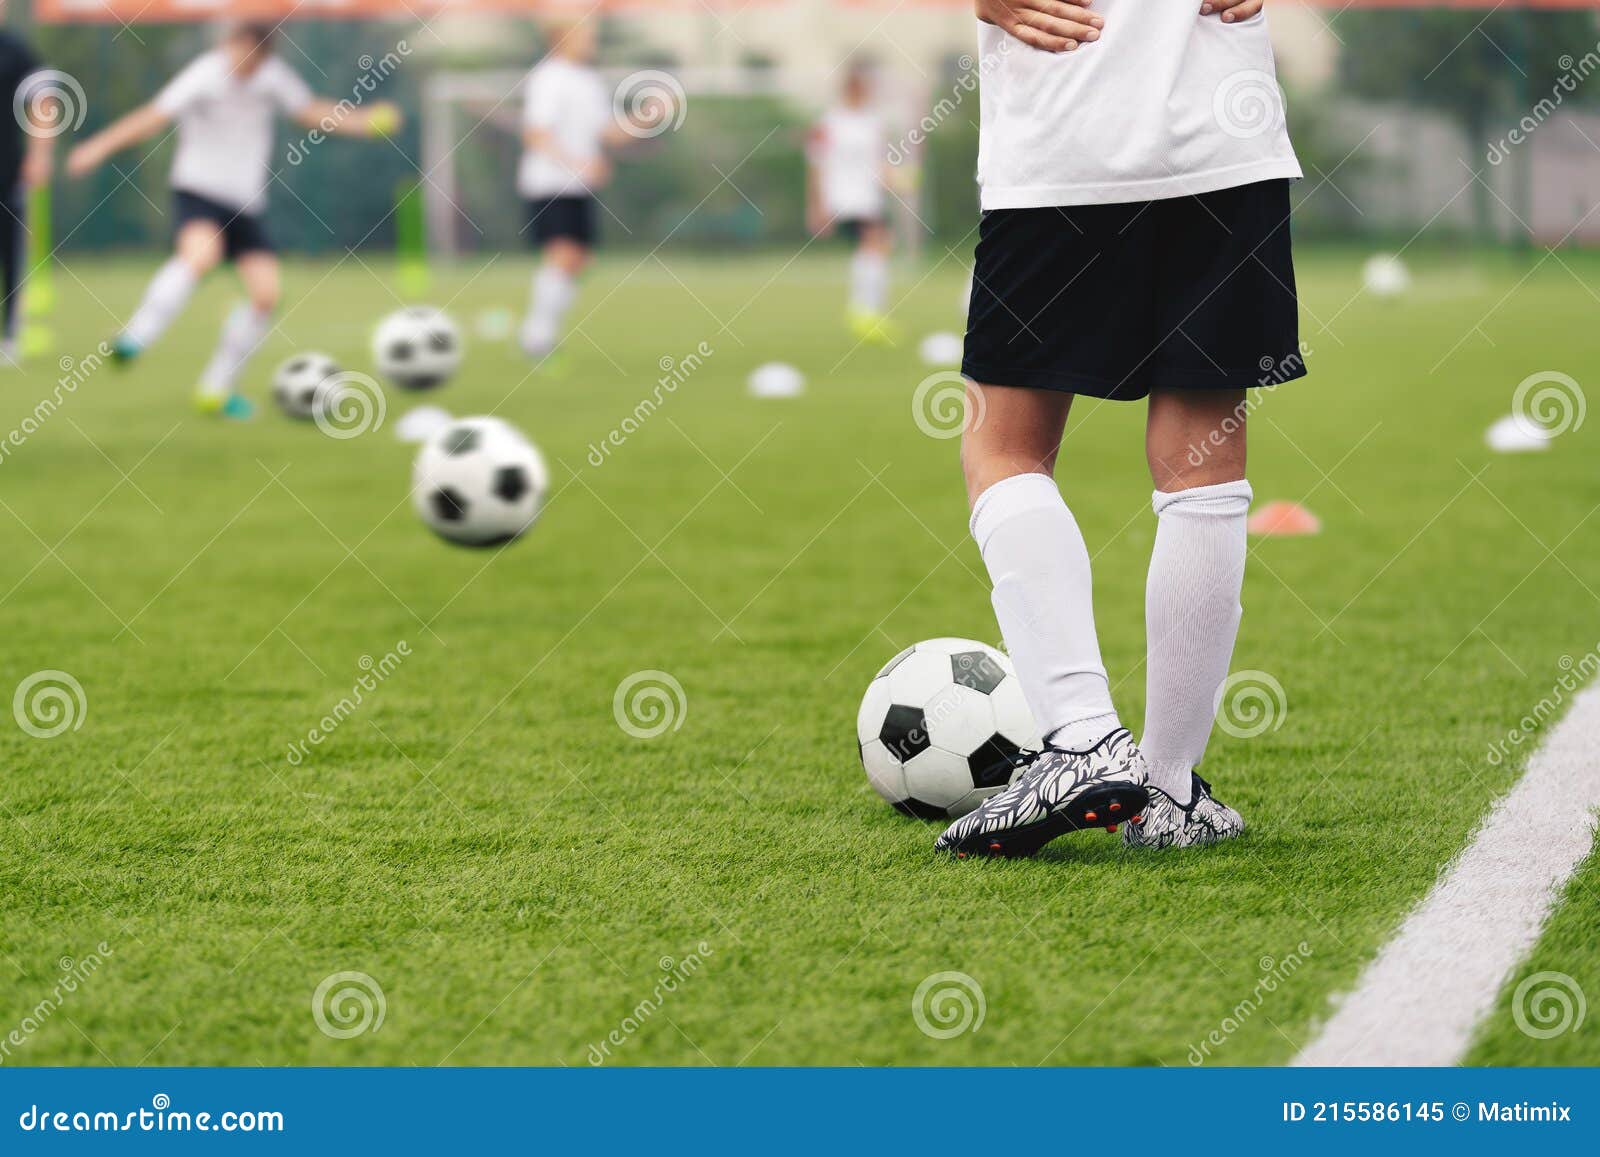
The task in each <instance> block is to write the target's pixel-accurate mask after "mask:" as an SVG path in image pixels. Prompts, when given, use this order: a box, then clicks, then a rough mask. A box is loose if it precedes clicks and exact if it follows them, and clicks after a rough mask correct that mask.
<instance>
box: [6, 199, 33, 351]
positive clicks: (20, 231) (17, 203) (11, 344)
mask: <svg viewBox="0 0 1600 1157" xmlns="http://www.w3.org/2000/svg"><path fill="white" fill-rule="evenodd" d="M26 212H27V205H26V203H25V198H24V197H23V196H22V195H21V194H19V195H17V196H15V197H12V198H9V199H7V200H6V201H5V202H4V204H3V205H0V275H3V276H4V278H5V283H4V286H3V287H0V288H3V289H4V291H5V299H4V301H3V302H0V315H3V316H0V325H3V327H4V328H3V330H0V364H6V365H13V366H14V365H18V364H19V359H20V358H21V356H22V353H21V345H20V342H19V341H18V338H19V335H20V329H21V326H20V324H19V323H20V320H21V318H22V262H23V256H24V254H26V253H27V251H28V230H27V218H26V216H25V214H26Z"/></svg>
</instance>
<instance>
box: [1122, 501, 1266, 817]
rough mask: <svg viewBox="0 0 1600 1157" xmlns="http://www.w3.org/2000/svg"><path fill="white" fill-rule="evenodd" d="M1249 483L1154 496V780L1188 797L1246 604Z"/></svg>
mask: <svg viewBox="0 0 1600 1157" xmlns="http://www.w3.org/2000/svg"><path fill="white" fill-rule="evenodd" d="M1250 498H1251V492H1250V484H1249V483H1248V482H1246V481H1244V480H1243V479H1240V480H1239V481H1238V482H1221V483H1217V484H1216V485H1213V486H1196V487H1193V488H1192V489H1189V490H1179V491H1177V492H1175V493H1172V494H1162V493H1160V492H1159V491H1158V492H1157V493H1156V495H1155V499H1154V506H1155V511H1156V517H1157V521H1156V545H1155V550H1154V551H1153V552H1152V553H1151V555H1150V576H1149V578H1148V580H1147V581H1146V583H1145V612H1144V619H1145V635H1146V646H1147V652H1146V660H1145V689H1146V690H1145V717H1144V738H1143V739H1141V740H1140V741H1139V749H1140V750H1141V751H1143V752H1144V756H1145V759H1146V760H1147V761H1148V762H1149V765H1150V784H1151V786H1152V787H1159V788H1160V789H1161V790H1162V791H1164V792H1166V793H1167V794H1168V795H1170V796H1172V798H1173V799H1175V800H1177V801H1178V802H1179V803H1187V802H1189V790H1190V784H1191V779H1190V774H1189V773H1190V772H1191V771H1193V770H1194V768H1195V767H1196V766H1197V765H1198V764H1199V763H1200V758H1201V756H1203V755H1204V754H1205V752H1206V742H1207V740H1209V739H1210V738H1211V726H1212V723H1213V722H1214V721H1215V720H1216V714H1217V698H1216V697H1217V692H1218V690H1219V689H1220V688H1221V686H1222V683H1223V680H1225V679H1226V678H1227V677H1228V664H1229V663H1231V662H1232V661H1233V644H1234V641H1235V640H1236V639H1237V638H1238V635H1239V618H1240V616H1241V615H1242V614H1243V608H1242V607H1241V606H1240V604H1239V594H1240V591H1241V590H1242V589H1243V587H1244V560H1245V551H1246V549H1247V546H1248V542H1247V540H1246V535H1245V522H1246V520H1247V518H1248V516H1249V513H1250Z"/></svg>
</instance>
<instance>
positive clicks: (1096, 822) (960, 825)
mask: <svg viewBox="0 0 1600 1157" xmlns="http://www.w3.org/2000/svg"><path fill="white" fill-rule="evenodd" d="M1149 798H1150V797H1149V793H1148V792H1147V791H1146V790H1145V767H1144V757H1143V756H1142V755H1140V754H1139V749H1138V747H1136V746H1135V745H1134V742H1133V736H1132V735H1130V734H1128V732H1127V730H1126V729H1124V728H1118V729H1117V730H1116V731H1113V732H1112V733H1111V734H1110V735H1108V736H1106V737H1105V738H1104V739H1102V740H1101V741H1100V742H1099V743H1097V744H1095V745H1094V747H1092V748H1090V749H1089V750H1088V751H1055V750H1050V751H1046V752H1044V753H1043V754H1042V755H1040V756H1039V757H1038V758H1037V759H1036V760H1034V762H1033V764H1032V766H1030V767H1029V768H1027V770H1025V771H1021V772H1018V773H1017V777H1016V778H1015V779H1014V780H1012V781H1011V786H1010V787H1008V788H1006V790H1005V791H1003V792H1000V793H999V794H998V795H994V796H990V797H989V798H988V799H986V800H984V802H983V803H982V804H980V805H979V806H978V809H977V810H976V811H974V812H970V813H968V814H967V815H964V816H962V817H961V818H960V819H958V820H957V821H956V822H955V823H953V824H951V825H950V826H949V827H948V828H946V829H945V832H944V834H943V835H942V836H940V837H939V840H938V842H937V843H936V844H935V845H934V846H935V847H936V848H937V849H938V850H940V851H944V852H954V853H955V855H956V857H957V858H958V859H965V858H966V857H967V856H970V855H985V856H1005V857H1018V856H1031V855H1033V854H1034V853H1035V852H1037V851H1038V850H1039V849H1040V848H1042V847H1044V846H1045V845H1046V844H1048V843H1049V842H1050V841H1051V840H1053V839H1055V838H1056V837H1057V836H1061V835H1065V834H1066V833H1068V832H1076V831H1082V830H1083V829H1085V828H1093V827H1110V826H1114V824H1113V820H1112V817H1113V816H1122V815H1138V814H1139V813H1140V812H1141V811H1143V810H1144V808H1145V805H1146V803H1147V802H1148V800H1149Z"/></svg>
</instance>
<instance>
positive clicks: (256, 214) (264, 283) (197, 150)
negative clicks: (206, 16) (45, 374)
mask: <svg viewBox="0 0 1600 1157" xmlns="http://www.w3.org/2000/svg"><path fill="white" fill-rule="evenodd" d="M275 35H276V26H275V25H272V24H267V23H240V24H235V25H232V26H230V27H229V28H228V30H227V31H226V32H225V33H224V35H223V38H222V42H221V43H220V44H219V45H218V47H217V48H216V49H214V50H212V51H211V52H207V53H204V54H203V55H201V56H199V57H198V58H196V59H195V60H194V61H193V62H192V63H190V64H189V66H188V67H186V68H185V69H184V70H183V71H182V72H180V73H178V75H177V76H175V77H174V78H173V79H172V80H171V81H170V82H169V83H168V84H167V86H166V87H165V88H163V89H162V90H161V92H160V93H158V94H157V96H156V98H155V99H154V100H153V101H151V102H150V103H149V104H147V105H145V106H143V107H142V108H139V109H136V110H135V111H134V112H131V113H129V114H128V115H127V116H124V117H122V118H121V119H119V120H117V121H115V122H114V123H112V124H111V125H110V126H109V127H108V128H106V129H104V130H103V131H101V132H99V133H96V134H95V135H94V136H92V137H90V138H89V139H88V140H87V141H85V142H84V143H83V144H81V145H79V146H78V147H77V148H75V149H73V150H72V153H71V154H70V155H69V156H68V158H67V171H68V172H69V173H70V174H71V175H72V176H74V177H82V176H84V175H86V174H88V173H91V172H93V171H94V170H95V169H96V168H97V167H99V166H100V165H101V164H104V163H105V161H106V160H107V159H108V158H110V157H111V156H112V155H113V154H115V153H116V152H117V151H118V150H120V149H125V148H127V147H129V146H131V145H136V144H139V143H140V142H142V141H146V140H149V139H150V138H151V137H153V136H155V135H156V134H157V133H160V132H162V131H163V130H164V129H166V128H167V126H168V125H170V124H173V123H176V124H177V136H178V147H177V151H176V154H175V155H174V157H173V161H172V178H171V180H172V191H173V198H174V214H173V215H174V221H175V233H174V239H173V240H174V254H173V256H172V258H171V259H170V260H169V261H168V262H167V263H166V264H165V265H163V266H162V267H161V269H160V271H159V272H158V273H157V274H156V275H155V278H154V279H153V280H152V281H151V282H150V285H149V287H148V288H147V289H146V290H145V294H144V299H143V300H142V301H141V302H140V303H139V307H138V309H137V310H135V311H134V314H133V316H132V317H131V318H129V319H128V323H127V325H126V326H124V327H123V330H122V332H121V333H120V334H118V335H117V337H116V338H115V339H114V340H113V342H112V350H113V352H114V354H115V355H116V357H117V358H118V359H119V360H121V361H129V360H131V359H133V358H135V357H137V356H138V355H139V354H140V353H141V352H142V351H143V350H144V349H146V348H147V347H148V346H149V345H150V343H151V342H153V341H155V340H156V338H158V337H160V336H161V334H162V333H163V332H165V330H166V328H167V327H168V326H169V325H171V324H172V322H173V321H174V320H176V318H177V317H178V315H179V314H180V313H182V312H183V308H184V306H185V305H187V304H188V301H189V298H190V296H191V295H192V294H193V293H194V289H195V286H197V285H198V284H199V283H200V280H201V278H203V277H204V276H205V275H206V274H207V273H209V272H210V271H211V270H212V269H214V268H216V266H217V265H218V264H220V263H222V262H223V261H231V262H232V263H233V266H234V269H235V271H237V273H238V275H239V280H240V281H241V282H242V283H243V284H244V289H245V293H246V295H247V297H248V300H247V301H246V302H243V303H241V304H240V305H238V306H236V307H235V308H234V310H233V311H232V312H231V313H230V314H229V315H228V318H227V321H226V322H225V323H224V324H223V327H222V336H221V338H220V339H219V340H218V343H217V348H216V352H215V353H214V354H213V355H212V357H211V360H210V362H209V363H208V364H207V365H206V367H205V370H204V372H203V373H202V374H201V376H200V386H199V390H198V392H197V393H196V395H195V403H196V406H197V408H198V409H199V410H200V411H201V412H202V413H207V414H219V415H222V416H224V417H229V418H248V417H250V416H251V414H252V413H253V411H254V407H252V406H251V404H250V402H249V401H248V400H247V399H245V398H244V397H243V396H242V395H240V394H239V393H238V392H237V391H236V385H237V382H238V379H239V374H240V372H241V371H242V370H243V369H244V367H245V364H246V363H247V362H248V361H249V360H250V357H251V355H252V354H254V353H255V351H256V347H257V346H259V345H260V344H261V342H262V339H264V338H265V337H266V336H267V332H268V330H269V329H270V328H271V324H272V314H273V311H274V310H275V309H276V308H277V306H278V296H279V279H278V258H277V254H276V253H275V252H274V250H273V246H272V241H271V239H270V238H269V237H268V236H267V230H266V225H265V222H264V220H263V214H264V213H265V211H266V207H267V183H268V181H269V180H270V179H271V175H272V173H271V163H272V146H273V140H274V136H275V132H274V129H275V126H274V119H275V117H276V115H277V114H278V113H280V112H281V113H283V114H284V115H286V116H288V117H290V118H291V119H293V120H294V122H295V123H296V124H298V125H301V126H303V127H305V128H307V129H312V128H315V129H318V130H319V131H321V132H326V133H336V134H342V135H347V136H375V135H378V134H382V133H389V132H392V131H393V130H394V129H395V128H397V127H398V126H399V124H400V114H399V111H398V110H397V109H396V108H395V107H394V106H393V105H392V104H388V103H384V102H380V103H375V104H371V105H368V106H366V107H364V108H355V107H351V106H350V105H349V104H348V103H345V104H335V103H334V102H333V101H331V100H325V99H323V98H320V97H317V96H314V95H313V94H312V92H311V90H310V89H309V88H308V87H307V86H306V83H305V82H304V81H303V80H301V79H300V77H299V76H298V75H296V74H295V72H294V70H293V69H291V68H290V67H289V66H288V65H287V64H285V63H284V62H283V60H282V59H281V58H280V57H278V56H277V55H275V54H274V52H273V40H274V37H275Z"/></svg>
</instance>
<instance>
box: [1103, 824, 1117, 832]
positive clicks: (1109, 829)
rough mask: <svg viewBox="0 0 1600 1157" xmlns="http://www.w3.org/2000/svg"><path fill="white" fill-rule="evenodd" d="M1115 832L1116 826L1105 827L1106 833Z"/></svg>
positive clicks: (1108, 825)
mask: <svg viewBox="0 0 1600 1157" xmlns="http://www.w3.org/2000/svg"><path fill="white" fill-rule="evenodd" d="M1116 830H1117V825H1116V824H1107V825H1106V831H1108V832H1115V831H1116Z"/></svg>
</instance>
